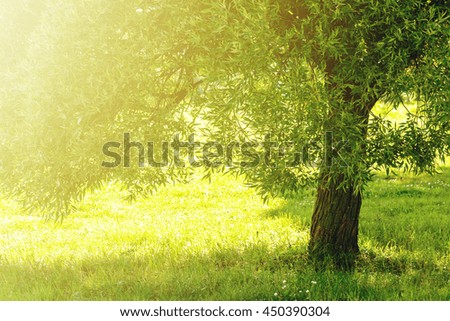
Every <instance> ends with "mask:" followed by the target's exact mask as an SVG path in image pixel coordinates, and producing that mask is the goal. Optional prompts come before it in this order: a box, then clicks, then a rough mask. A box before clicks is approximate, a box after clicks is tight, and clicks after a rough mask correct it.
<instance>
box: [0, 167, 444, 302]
mask: <svg viewBox="0 0 450 321" xmlns="http://www.w3.org/2000/svg"><path fill="white" fill-rule="evenodd" d="M441 171H442V173H441V174H438V175H436V176H433V177H430V176H427V175H422V176H419V177H413V176H409V175H400V176H391V177H389V178H387V177H386V176H384V175H382V174H378V175H376V177H375V179H374V181H373V182H372V183H371V184H370V185H369V187H368V189H367V191H366V193H365V196H364V203H363V209H362V213H361V223H360V247H361V255H360V257H359V259H358V262H357V267H356V269H355V271H353V272H336V271H332V270H325V271H320V272H318V271H315V270H314V269H313V268H312V267H311V266H310V265H309V264H308V262H307V253H306V251H307V242H308V232H309V224H310V216H311V213H312V206H313V202H314V192H313V191H305V192H303V193H301V194H299V195H298V197H296V198H295V199H289V200H283V199H274V200H271V201H270V202H269V203H268V204H264V203H263V202H262V201H261V199H260V198H259V197H258V196H257V195H256V194H255V191H254V190H252V189H248V188H246V187H245V185H244V184H243V183H242V181H240V180H237V179H235V178H233V177H229V176H217V177H213V179H212V182H211V183H209V182H207V181H202V180H200V179H196V180H194V181H193V182H192V183H190V184H189V185H181V184H180V185H174V186H169V187H166V188H164V189H161V190H159V191H158V192H157V193H156V194H155V195H153V196H151V197H148V198H145V199H138V200H137V201H136V202H134V203H132V204H130V203H127V202H124V201H122V196H123V192H122V191H121V190H120V189H119V188H118V187H117V186H115V185H110V186H106V187H105V189H104V190H101V191H98V192H95V193H92V194H89V195H88V196H87V198H86V199H85V200H84V201H83V202H82V203H81V204H80V205H79V209H78V211H76V212H75V213H73V214H72V215H71V216H69V217H67V218H66V219H65V220H64V221H63V222H62V223H54V222H47V221H45V220H43V219H42V218H41V217H39V216H29V215H25V214H23V213H21V211H20V210H19V208H18V207H17V206H16V204H15V203H14V202H13V201H11V200H6V199H2V200H1V201H0V221H1V223H0V299H1V300H450V290H449V288H450V287H449V282H450V277H449V276H450V273H449V263H450V255H449V254H450V252H449V250H450V236H449V234H450V197H449V195H450V193H449V190H450V168H442V169H441Z"/></svg>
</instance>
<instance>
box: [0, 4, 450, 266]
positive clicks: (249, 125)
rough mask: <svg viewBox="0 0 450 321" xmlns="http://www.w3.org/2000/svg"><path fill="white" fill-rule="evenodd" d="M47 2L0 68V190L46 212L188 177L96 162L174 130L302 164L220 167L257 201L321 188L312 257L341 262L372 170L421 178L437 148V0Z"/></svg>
mask: <svg viewBox="0 0 450 321" xmlns="http://www.w3.org/2000/svg"><path fill="white" fill-rule="evenodd" d="M43 3H45V8H44V9H42V11H41V12H42V13H41V14H40V15H39V19H38V21H39V22H38V23H37V26H36V27H35V28H34V29H33V31H32V32H28V31H27V36H26V37H25V39H26V41H25V44H26V54H25V55H24V57H23V59H20V62H19V63H18V64H17V67H16V68H14V70H12V69H11V68H4V71H3V72H2V73H1V78H0V81H1V83H2V88H3V90H2V91H1V93H0V95H1V109H0V122H1V126H0V134H1V136H2V137H4V138H5V139H4V141H3V143H2V145H1V146H0V154H1V155H2V156H1V157H2V159H1V168H0V175H1V177H2V180H1V185H2V187H3V188H4V190H5V191H6V192H7V193H10V194H11V195H14V197H18V198H21V199H22V200H23V202H24V204H26V205H27V206H28V207H29V208H31V209H36V208H41V209H43V210H44V211H45V213H46V214H47V215H50V216H55V217H61V215H64V214H65V213H68V212H69V211H70V209H71V205H74V204H76V201H77V200H79V199H80V198H81V197H82V196H83V193H84V192H85V191H86V190H88V189H90V188H97V187H99V186H101V184H102V182H108V181H111V180H119V181H121V182H123V183H124V185H125V186H126V187H127V188H128V189H129V190H130V197H133V196H134V195H136V194H137V193H146V192H149V191H152V190H153V189H154V188H155V187H157V186H158V185H160V184H164V183H166V182H168V181H171V180H178V179H183V180H184V179H186V178H187V177H188V175H189V173H190V172H191V171H192V168H188V167H187V168H179V167H176V166H168V167H165V168H151V167H149V166H145V167H139V166H134V167H131V168H123V167H117V168H114V169H111V168H103V167H101V166H100V165H101V163H102V161H103V160H104V155H103V154H102V146H103V144H104V143H105V142H107V141H110V140H116V141H121V140H122V139H123V133H125V132H128V133H130V134H131V135H132V138H133V140H137V141H142V142H147V141H152V142H154V143H155V146H156V145H157V144H158V143H159V142H161V141H163V140H169V139H170V137H171V136H172V135H173V134H174V133H175V132H179V133H181V134H182V135H187V134H189V133H194V132H195V133H198V134H199V135H201V137H202V138H203V139H205V140H211V141H220V142H227V141H231V140H235V139H239V140H241V141H249V140H254V139H261V140H262V139H263V138H264V137H270V139H271V141H273V144H272V145H273V146H276V147H278V148H279V149H280V150H283V149H287V148H291V149H292V150H297V151H299V150H301V151H303V152H304V153H303V154H302V155H301V156H302V158H301V161H300V162H297V163H296V164H295V165H296V166H290V164H291V162H292V159H289V158H287V157H286V156H285V155H283V153H277V154H276V155H275V154H274V155H272V157H270V159H264V161H263V162H262V165H261V166H234V167H229V166H228V167H227V166H226V164H223V166H222V169H223V170H226V171H232V172H235V173H237V174H242V175H244V176H245V178H246V179H247V181H248V183H249V184H250V185H251V186H253V187H255V188H257V189H258V190H259V191H260V193H261V194H262V195H263V196H264V197H267V196H268V195H284V196H288V195H291V194H292V193H295V192H296V191H298V190H299V189H300V188H303V187H306V186H311V185H316V186H318V190H317V201H316V204H315V208H314V212H313V218H312V226H311V239H310V245H309V251H310V256H311V258H313V259H315V260H318V261H321V262H323V261H326V260H327V258H332V260H333V262H334V263H335V264H336V265H337V266H341V267H349V266H351V265H352V264H353V262H354V258H355V255H356V254H357V253H358V242H357V236H358V222H359V213H360V208H361V202H362V192H363V189H364V186H365V185H366V184H367V182H368V181H369V180H370V178H371V171H372V170H373V169H380V168H385V169H386V170H389V169H390V168H395V167H402V168H404V169H406V170H412V171H414V172H421V171H428V172H433V171H434V170H435V162H436V160H437V157H440V158H444V157H445V155H448V153H449V136H448V133H449V92H450V90H449V88H450V87H449V67H450V66H449V54H448V53H449V49H450V23H449V21H450V15H449V10H448V8H449V3H448V1H432V0H429V1H418V0H415V1H409V2H408V3H407V4H405V3H397V2H395V1H363V0H354V1H343V0H331V1H316V0H314V1H313V0H302V1H300V0H298V1H296V0H289V1H276V0H250V1H249V0H225V1H213V0H195V1H194V0H193V1H181V0H155V1H125V0H117V1H106V0H99V1H95V2H91V1H66V2H64V4H61V3H59V2H53V1H50V0H48V1H45V2H43ZM12 8H13V9H14V10H16V11H19V12H20V10H23V6H18V5H16V6H13V7H12ZM4 20H5V19H3V20H2V23H5V24H6V23H8V21H6V22H5V21H4ZM2 30H3V29H2ZM2 37H3V38H4V40H3V43H9V42H11V41H13V39H15V37H16V36H15V35H14V34H8V33H6V34H5V33H3V35H2ZM22 43H23V41H22ZM410 100H413V101H415V102H417V103H416V105H417V106H416V108H415V110H414V111H412V110H408V112H407V118H406V119H405V121H404V122H403V123H401V124H392V123H390V122H389V121H387V120H386V119H383V117H381V115H375V114H374V113H373V108H374V106H375V104H376V103H377V102H379V101H384V102H387V103H390V104H391V105H392V107H393V108H398V107H399V106H402V105H404V104H405V103H406V102H407V101H410ZM342 141H345V143H340V142H342ZM276 142H278V146H277V145H276V144H277V143H276ZM282 142H286V143H285V144H284V143H283V144H282ZM267 143H269V142H267ZM330 143H331V144H332V145H333V146H334V147H335V148H334V149H330V148H327V146H330ZM280 144H281V145H280ZM314 145H318V146H319V147H321V148H319V149H317V148H314ZM256 151H258V150H256ZM286 154H289V153H287V152H286ZM306 155H307V156H308V157H306ZM172 156H173V155H172ZM244 156H245V155H244ZM171 165H173V159H172V158H171ZM312 165H313V166H312ZM215 170H216V168H214V167H207V168H206V171H207V175H209V174H210V172H213V171H215Z"/></svg>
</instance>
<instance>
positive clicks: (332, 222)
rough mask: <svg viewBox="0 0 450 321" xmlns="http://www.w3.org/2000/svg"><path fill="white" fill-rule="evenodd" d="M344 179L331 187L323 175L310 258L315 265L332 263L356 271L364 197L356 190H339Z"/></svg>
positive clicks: (314, 219)
mask: <svg viewBox="0 0 450 321" xmlns="http://www.w3.org/2000/svg"><path fill="white" fill-rule="evenodd" d="M342 179H343V178H342V177H341V178H338V179H337V180H336V181H334V182H331V183H328V184H327V177H326V175H323V178H322V179H321V181H320V183H319V188H318V190H317V199H316V203H315V206H314V212H313V216H312V224H311V238H310V242H309V256H310V259H312V261H313V262H314V263H316V265H317V264H327V263H332V264H333V265H335V266H336V267H338V268H342V269H352V268H353V266H354V262H355V259H356V256H357V255H358V253H359V248H358V222H359V213H360V210H361V202H362V198H361V193H360V192H356V193H355V191H354V189H353V188H352V187H349V188H346V189H342V188H338V186H339V184H340V183H341V182H342Z"/></svg>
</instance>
